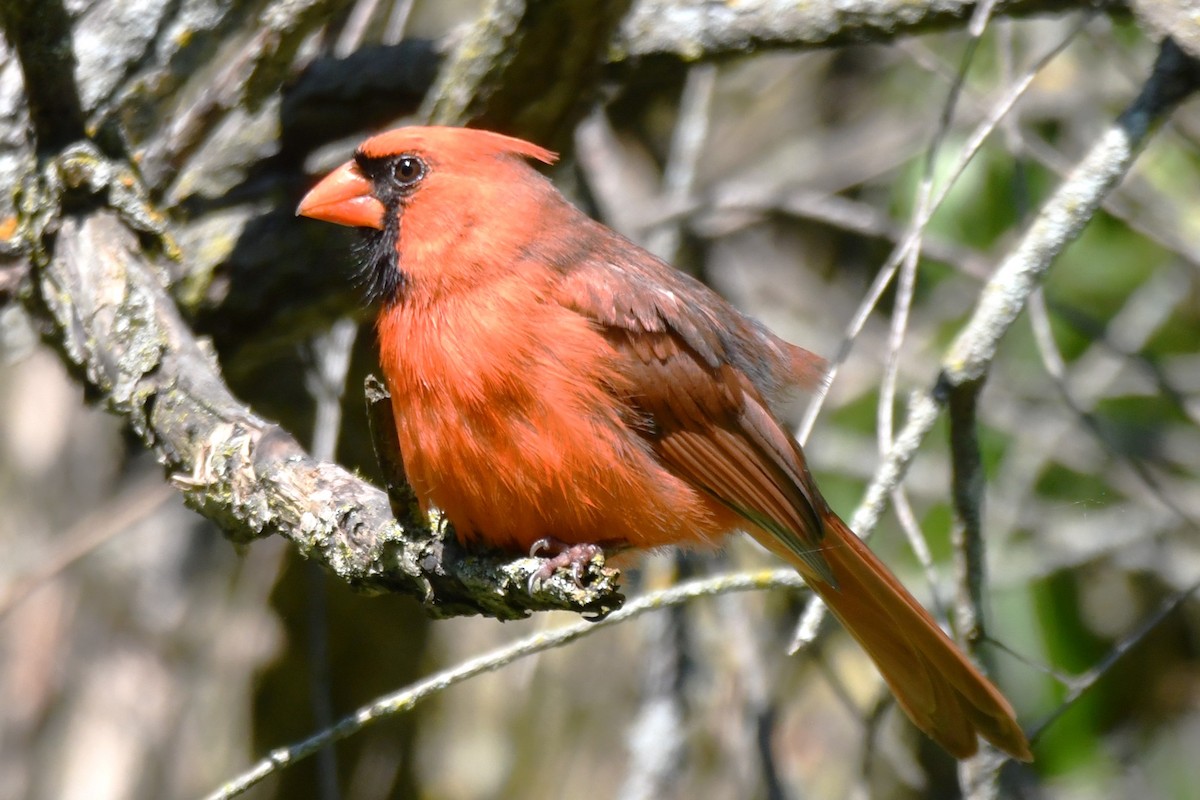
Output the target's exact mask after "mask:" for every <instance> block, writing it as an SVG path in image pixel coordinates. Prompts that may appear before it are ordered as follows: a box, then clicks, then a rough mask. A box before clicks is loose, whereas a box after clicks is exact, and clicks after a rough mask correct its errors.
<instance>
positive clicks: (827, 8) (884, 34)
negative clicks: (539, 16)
mask: <svg viewBox="0 0 1200 800" xmlns="http://www.w3.org/2000/svg"><path fill="white" fill-rule="evenodd" d="M977 5H978V4H977V3H976V2H973V0H930V2H924V3H910V2H905V0H884V1H883V2H880V0H851V1H850V2H840V3H795V2H790V1H789V0H757V1H756V2H742V3H696V2H688V0H640V2H638V3H636V4H635V5H634V7H633V9H632V11H631V13H630V14H629V16H628V17H626V19H625V20H624V22H622V23H621V31H620V35H619V36H618V37H617V40H616V41H615V42H614V43H613V56H612V57H613V58H614V59H615V60H621V59H624V58H636V57H645V56H652V55H671V56H675V57H677V58H682V59H685V60H688V61H692V60H700V59H704V58H719V57H721V56H732V55H745V54H746V53H748V52H754V51H756V50H769V49H779V48H784V47H786V48H797V47H829V46H831V45H837V44H853V43H856V42H869V41H892V40H893V39H895V38H896V37H897V36H903V35H911V34H916V33H930V32H933V31H937V30H945V29H947V28H957V27H962V25H963V23H965V22H967V21H968V20H970V19H971V17H972V15H973V14H974V13H975V8H976V6H977ZM1112 5H1113V6H1114V7H1119V6H1118V5H1117V4H1115V3H1114V4H1112ZM1078 9H1079V3H1073V2H1065V1H1064V0H1007V2H998V3H996V4H995V9H994V12H993V13H994V14H996V15H1004V16H1025V15H1030V14H1049V13H1058V12H1063V11H1075V10H1078Z"/></svg>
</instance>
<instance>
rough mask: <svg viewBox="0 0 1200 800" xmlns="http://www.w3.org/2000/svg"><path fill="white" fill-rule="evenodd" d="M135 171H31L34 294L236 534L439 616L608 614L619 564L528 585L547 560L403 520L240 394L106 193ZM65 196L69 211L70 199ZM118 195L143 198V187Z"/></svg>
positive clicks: (73, 360) (82, 368)
mask: <svg viewBox="0 0 1200 800" xmlns="http://www.w3.org/2000/svg"><path fill="white" fill-rule="evenodd" d="M129 186H136V180H135V179H134V176H133V175H132V173H130V172H129V171H128V170H127V169H123V168H122V167H120V166H119V165H116V164H113V163H110V162H108V161H106V160H105V159H103V157H101V156H100V154H99V153H98V152H97V151H96V150H95V149H94V148H92V147H90V146H87V145H77V146H74V147H72V148H69V149H68V150H67V151H66V152H64V153H63V155H62V156H60V157H59V158H57V159H54V160H52V161H50V162H49V163H48V164H47V166H46V168H45V169H44V170H43V171H42V173H41V175H40V176H38V177H37V178H36V179H34V180H31V181H29V182H28V184H27V185H26V186H25V188H24V191H23V195H22V204H23V206H25V207H27V208H29V209H37V210H38V214H37V215H27V216H26V217H25V218H24V219H23V223H22V224H23V225H24V229H23V230H24V235H25V237H26V241H27V243H28V245H29V248H30V252H31V254H32V256H33V260H34V263H35V264H36V266H37V271H36V273H35V275H34V276H33V281H32V285H31V286H29V287H28V289H27V291H26V292H25V297H24V299H25V301H26V303H27V305H28V306H29V307H30V308H31V309H32V310H33V311H34V313H35V315H37V316H38V317H39V318H41V319H43V320H44V321H45V322H46V323H47V326H48V327H47V329H46V331H45V334H46V337H47V339H48V340H50V341H51V342H52V343H53V344H54V345H55V346H56V347H58V349H59V350H60V352H61V353H62V356H63V358H64V359H65V360H66V362H67V363H68V364H69V365H70V366H71V367H72V368H74V369H75V370H76V372H77V374H78V375H79V376H80V378H81V379H82V380H83V381H84V382H85V383H86V385H87V386H88V387H89V388H90V389H91V390H92V392H93V393H94V394H95V395H96V396H98V397H99V398H100V399H101V400H102V401H103V402H104V404H105V405H106V406H107V407H108V409H109V410H110V411H112V412H113V413H115V414H118V415H120V416H121V417H123V418H124V419H125V420H127V421H128V423H129V425H130V427H131V428H132V429H133V431H134V432H135V433H137V435H138V436H140V437H141V438H142V440H143V441H144V442H145V443H146V445H147V446H148V447H150V448H153V450H154V451H155V453H156V454H157V455H158V457H159V459H160V460H161V462H162V463H163V465H164V466H165V467H166V468H167V470H168V472H169V473H170V474H171V476H172V481H173V483H174V484H175V485H176V486H177V487H179V489H180V490H181V491H182V492H183V493H184V496H185V498H186V500H187V503H188V504H189V505H190V506H191V507H193V508H195V509H196V510H197V511H199V512H200V513H202V514H203V515H204V516H206V517H208V518H209V519H212V520H213V521H215V522H216V523H217V524H219V525H220V526H221V527H222V528H223V529H224V530H225V531H226V532H227V533H228V535H230V536H231V538H234V539H241V540H248V539H252V538H255V537H258V536H264V535H268V534H279V535H282V536H284V537H285V538H287V539H288V540H289V541H291V542H292V543H293V544H295V545H296V547H297V548H298V549H299V550H300V552H301V553H303V554H304V555H305V556H307V557H308V558H312V559H314V560H317V561H319V562H320V563H322V564H323V565H325V566H327V567H328V568H329V569H330V570H332V571H333V572H334V573H336V574H337V575H338V576H339V577H340V578H342V579H343V580H345V581H346V582H347V583H350V584H351V585H354V586H356V587H359V588H362V589H366V590H372V591H401V592H407V593H410V594H415V595H417V596H418V597H420V598H421V599H422V600H423V601H424V603H425V605H426V607H427V608H428V609H429V610H430V612H431V613H433V614H435V615H438V616H451V615H457V614H486V615H490V616H495V617H499V618H501V619H512V618H518V617H522V616H525V615H527V614H528V613H530V612H531V611H535V610H543V609H569V610H574V611H580V612H584V613H588V614H592V615H603V614H604V613H606V612H607V611H609V610H611V609H613V608H615V607H617V606H619V605H620V603H621V601H622V597H621V595H620V594H619V593H618V591H617V587H616V578H617V573H616V572H615V571H614V570H612V569H610V568H607V567H605V566H604V565H603V564H602V563H599V562H598V561H597V562H593V564H592V565H591V569H590V572H589V574H588V576H587V579H586V580H585V582H584V583H585V587H580V586H577V585H576V584H575V582H574V581H573V580H572V579H570V578H569V577H562V576H559V577H556V578H554V579H552V580H550V581H548V582H546V583H545V584H543V585H542V587H541V588H540V589H539V590H538V591H537V592H536V594H534V595H531V594H530V593H529V591H528V590H527V588H526V587H527V584H528V581H529V578H530V577H531V576H532V574H533V572H534V571H535V570H536V569H537V568H538V566H539V564H540V562H539V561H538V560H536V559H530V558H524V559H518V560H516V561H511V560H509V559H507V558H505V557H503V556H499V555H489V554H486V553H485V554H479V553H473V554H469V555H468V554H466V553H463V552H461V551H459V549H458V548H457V547H456V545H455V543H454V540H453V537H452V536H449V535H447V531H446V530H444V528H443V526H442V525H441V524H440V521H439V520H437V519H436V518H435V519H432V520H431V522H432V524H430V525H426V524H422V525H419V526H418V525H416V524H414V523H413V519H414V517H415V515H412V514H410V515H407V516H406V519H407V520H408V522H409V525H408V526H407V527H401V526H400V525H399V524H397V523H396V522H395V521H394V520H393V518H392V513H391V509H390V508H389V505H388V498H387V496H386V495H385V494H384V493H383V492H382V491H380V490H379V489H377V488H375V487H374V486H371V485H370V484H368V483H366V482H364V481H362V480H360V479H359V478H357V477H355V476H354V475H352V474H350V473H349V472H347V471H346V470H345V469H343V468H342V467H340V466H338V465H336V464H330V463H323V462H318V461H316V460H314V459H313V458H311V457H310V456H309V455H308V454H307V453H305V452H304V450H303V449H302V448H301V447H300V446H299V444H297V442H296V441H295V439H293V438H292V436H291V435H289V434H288V433H287V432H286V431H284V430H282V429H281V428H279V427H278V426H277V425H274V424H273V423H271V422H269V421H268V420H265V419H262V418H261V417H259V416H257V415H256V414H254V413H253V412H252V411H251V410H250V409H249V408H247V407H246V406H244V405H243V404H242V403H240V402H239V401H238V400H237V399H236V398H235V397H233V395H232V394H231V393H230V392H229V390H228V389H227V388H226V387H225V385H224V383H223V381H222V379H221V373H220V369H219V367H218V364H217V362H216V359H215V357H214V356H213V354H212V353H211V352H210V351H209V350H207V349H206V348H205V347H204V346H203V345H202V343H201V342H199V341H198V340H197V339H196V338H195V336H194V335H193V334H192V332H191V331H190V329H189V328H188V327H187V325H186V324H185V323H184V322H183V320H182V318H181V316H180V314H179V312H178V309H177V308H176V306H175V304H174V302H173V301H172V300H171V299H170V297H169V296H168V294H167V291H166V284H165V278H164V274H163V272H162V270H161V269H159V268H158V267H157V266H156V263H155V261H153V260H152V259H151V258H149V257H148V255H147V253H148V252H153V250H154V249H155V247H156V246H157V241H156V240H155V239H154V237H153V233H154V232H153V231H151V230H147V227H146V226H145V225H143V224H138V220H139V219H140V217H139V216H138V215H137V214H131V213H126V212H123V211H122V210H120V209H119V208H118V207H116V204H113V203H112V202H110V201H109V200H106V199H105V197H106V195H107V194H109V193H110V192H111V190H112V189H113V187H129ZM122 196H124V195H122ZM67 197H70V198H71V208H72V209H73V210H72V211H70V212H69V213H63V212H62V209H63V200H64V199H65V198H67ZM120 205H121V206H122V207H133V206H135V205H136V193H134V196H133V199H127V200H126V201H123V202H122V203H121V204H120ZM79 209H81V210H79ZM131 222H132V223H133V224H131ZM135 232H141V233H143V234H145V235H144V236H143V240H139V237H138V236H137V235H136V233H135Z"/></svg>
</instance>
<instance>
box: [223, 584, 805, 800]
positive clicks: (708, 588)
mask: <svg viewBox="0 0 1200 800" xmlns="http://www.w3.org/2000/svg"><path fill="white" fill-rule="evenodd" d="M803 588H805V586H804V581H803V580H801V578H800V576H799V575H797V574H796V572H795V570H792V569H779V570H767V571H761V572H753V573H741V574H736V575H718V576H716V577H712V578H704V579H702V580H696V581H690V582H688V583H681V584H679V585H678V586H673V587H671V588H670V589H665V590H663V591H661V592H654V593H652V594H648V595H644V596H642V597H638V598H635V599H633V600H630V601H629V602H628V603H626V604H625V606H624V607H623V608H621V609H620V610H618V611H614V612H613V613H611V614H609V615H608V616H607V617H605V618H604V619H602V620H598V621H596V622H574V623H572V624H570V625H567V626H565V627H562V628H559V629H557V630H552V631H541V632H539V633H536V634H533V635H532V636H528V637H525V638H524V639H519V640H518V641H516V642H514V643H512V644H509V645H505V646H503V647H500V648H498V649H496V650H493V651H492V652H490V653H484V654H483V655H480V656H477V657H475V658H472V659H470V660H468V661H464V662H462V663H460V664H458V665H456V666H454V667H452V668H450V669H448V670H445V671H444V672H441V673H438V674H437V675H432V676H430V677H429V678H426V679H425V680H423V681H419V682H417V683H414V684H412V685H410V686H408V687H406V688H404V689H401V690H399V691H396V692H392V693H390V694H386V695H383V696H382V697H380V698H378V699H376V700H375V701H374V702H372V703H370V704H368V705H365V706H362V707H361V708H359V709H358V710H357V711H355V712H353V713H352V714H348V715H347V716H345V717H343V718H342V719H341V720H339V721H338V722H337V723H336V724H335V725H333V726H332V727H330V728H326V729H325V730H322V731H320V732H318V733H316V734H314V735H313V736H311V737H309V738H308V739H305V740H304V741H301V742H298V743H296V744H292V745H288V746H286V747H280V748H277V749H276V750H273V751H272V752H271V753H270V754H269V755H268V756H267V757H266V758H264V759H262V760H261V761H259V762H258V763H257V764H255V765H254V766H252V767H251V768H250V769H248V770H247V771H246V772H244V773H242V774H241V775H239V776H237V777H236V778H234V779H233V780H231V781H229V782H227V783H226V784H224V785H223V786H221V787H220V788H219V789H217V790H216V791H214V792H213V793H212V794H210V795H207V797H206V799H205V800H228V798H232V797H237V796H238V795H240V794H242V793H244V792H245V791H246V790H248V789H249V788H250V787H252V786H254V785H255V784H256V783H259V782H260V781H262V780H263V779H265V778H267V777H268V776H270V775H272V774H273V773H275V772H278V771H279V770H280V769H283V768H284V767H287V766H291V765H292V764H295V763H296V762H298V761H300V760H302V759H305V758H308V757H309V756H311V755H312V754H313V753H315V752H316V751H317V750H319V749H320V748H322V747H326V746H327V745H329V744H331V743H333V742H338V741H341V740H342V739H345V738H347V737H349V736H352V735H354V734H356V733H358V732H359V731H361V730H363V729H364V728H366V727H367V726H368V725H371V724H374V723H376V722H379V721H380V720H383V719H387V718H388V717H392V716H395V715H397V714H402V713H404V712H406V711H409V710H411V709H412V708H413V706H415V705H416V704H417V703H418V702H420V701H421V700H424V699H426V698H428V697H429V696H431V695H434V694H437V693H438V692H441V691H444V690H446V689H448V688H450V687H451V686H454V685H456V684H459V683H462V682H463V681H465V680H467V679H469V678H473V677H475V676H476V675H482V674H484V673H487V672H494V671H495V670H498V669H500V668H501V667H505V666H508V665H509V664H512V663H513V662H515V661H518V660H520V659H522V658H525V657H527V656H531V655H533V654H535V653H541V652H543V651H546V650H549V649H551V648H554V647H561V646H562V645H565V644H568V643H570V642H573V641H575V640H576V639H580V638H582V637H584V636H588V635H590V634H592V633H595V632H596V631H599V630H602V629H604V628H607V627H610V626H612V625H619V624H621V623H622V622H627V621H628V620H631V619H634V618H635V617H640V616H641V615H642V614H645V613H646V612H648V611H657V610H659V609H664V608H671V607H673V606H678V605H681V604H683V603H689V602H691V601H693V600H696V599H698V598H701V597H716V596H718V595H723V594H729V593H731V592H752V591H764V590H767V589H803Z"/></svg>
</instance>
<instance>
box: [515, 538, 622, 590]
mask: <svg viewBox="0 0 1200 800" xmlns="http://www.w3.org/2000/svg"><path fill="white" fill-rule="evenodd" d="M543 553H549V554H551V555H550V557H549V558H547V559H545V560H544V561H543V562H542V565H541V566H540V567H538V568H537V571H536V572H534V573H533V574H532V575H530V576H529V593H530V594H533V593H534V592H536V591H537V590H538V587H540V586H541V585H542V583H543V582H544V581H546V580H549V579H550V576H552V575H553V574H554V573H555V572H558V570H560V569H565V568H568V567H569V568H570V570H571V577H572V578H573V579H574V580H575V585H576V586H578V587H579V588H580V589H582V588H584V583H583V577H584V575H586V574H587V568H588V565H589V564H591V563H592V559H593V558H595V557H596V556H600V557H601V558H603V556H604V548H602V547H601V546H600V545H598V544H567V543H566V542H560V541H559V540H558V539H553V538H551V537H549V536H547V537H545V538H543V539H538V540H537V541H536V542H534V543H533V546H532V547H530V548H529V557H530V558H538V557H539V556H541V555H542V554H543Z"/></svg>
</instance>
